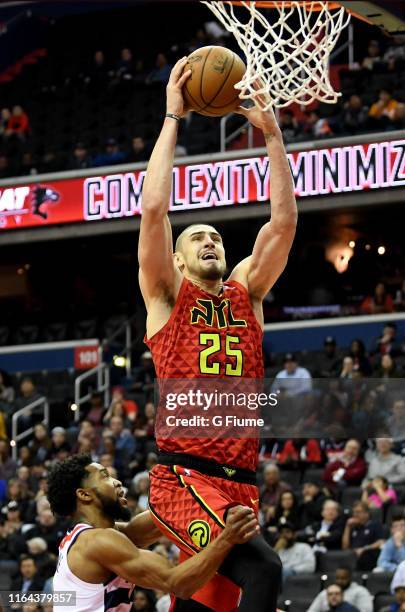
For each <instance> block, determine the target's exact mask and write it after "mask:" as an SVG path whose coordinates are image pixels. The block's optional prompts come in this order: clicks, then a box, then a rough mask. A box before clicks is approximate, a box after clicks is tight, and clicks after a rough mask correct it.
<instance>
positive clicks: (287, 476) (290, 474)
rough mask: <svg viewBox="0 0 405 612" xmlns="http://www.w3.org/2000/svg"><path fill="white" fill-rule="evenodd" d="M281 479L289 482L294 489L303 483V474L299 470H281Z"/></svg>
mask: <svg viewBox="0 0 405 612" xmlns="http://www.w3.org/2000/svg"><path fill="white" fill-rule="evenodd" d="M280 478H281V480H284V482H288V484H289V485H291V486H292V487H293V488H294V489H295V488H296V487H298V486H299V484H300V481H301V472H300V471H298V470H283V469H281V470H280Z"/></svg>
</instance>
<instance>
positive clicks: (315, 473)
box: [302, 468, 323, 484]
mask: <svg viewBox="0 0 405 612" xmlns="http://www.w3.org/2000/svg"><path fill="white" fill-rule="evenodd" d="M322 474H323V469H321V468H310V469H309V470H306V471H305V472H304V476H303V479H302V481H303V482H306V481H313V482H318V483H320V484H321V483H322Z"/></svg>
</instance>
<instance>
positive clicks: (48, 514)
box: [25, 508, 63, 555]
mask: <svg viewBox="0 0 405 612" xmlns="http://www.w3.org/2000/svg"><path fill="white" fill-rule="evenodd" d="M25 535H26V538H27V540H29V539H31V538H42V539H43V540H45V542H46V543H47V548H48V550H49V551H50V552H51V553H53V554H55V555H56V554H57V553H58V546H59V543H60V539H61V537H63V529H62V528H61V526H60V525H59V524H58V522H57V520H56V517H55V515H54V514H53V513H52V511H51V510H50V509H49V508H45V509H44V510H41V511H40V512H38V515H37V517H36V524H35V525H34V526H33V527H31V529H29V530H28V531H27V532H26V534H25Z"/></svg>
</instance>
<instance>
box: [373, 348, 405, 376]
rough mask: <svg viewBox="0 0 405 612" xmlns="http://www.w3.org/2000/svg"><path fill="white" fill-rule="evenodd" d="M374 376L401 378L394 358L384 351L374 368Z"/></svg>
mask: <svg viewBox="0 0 405 612" xmlns="http://www.w3.org/2000/svg"><path fill="white" fill-rule="evenodd" d="M375 375H376V378H401V377H402V373H401V372H400V370H399V368H398V367H397V364H396V363H395V360H394V358H393V357H392V356H391V355H390V354H389V353H386V354H385V355H383V356H382V357H381V361H380V363H379V364H378V367H377V369H376V373H375Z"/></svg>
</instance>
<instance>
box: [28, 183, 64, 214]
mask: <svg viewBox="0 0 405 612" xmlns="http://www.w3.org/2000/svg"><path fill="white" fill-rule="evenodd" d="M59 198H60V195H59V193H58V192H57V191H55V190H54V189H52V187H41V185H38V187H35V189H34V190H33V194H32V214H33V215H38V217H42V219H47V218H48V213H47V212H46V211H44V210H41V206H46V205H48V204H50V203H54V202H58V201H59Z"/></svg>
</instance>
